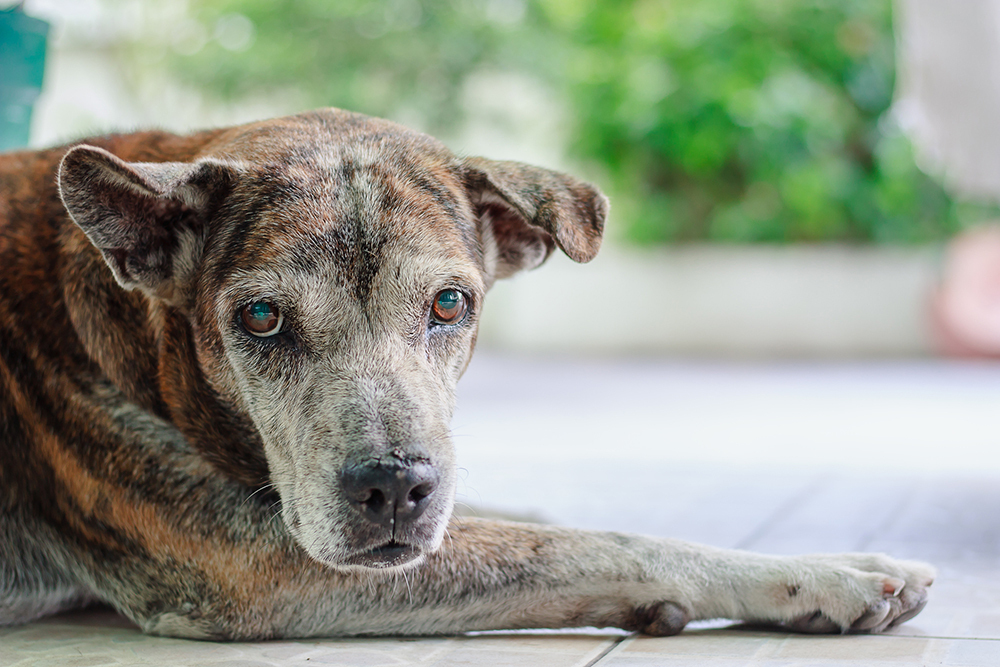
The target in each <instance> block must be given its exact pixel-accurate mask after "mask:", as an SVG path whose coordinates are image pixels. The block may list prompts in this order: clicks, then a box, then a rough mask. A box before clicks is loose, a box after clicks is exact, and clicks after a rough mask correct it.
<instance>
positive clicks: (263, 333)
mask: <svg viewBox="0 0 1000 667" xmlns="http://www.w3.org/2000/svg"><path fill="white" fill-rule="evenodd" d="M240 319H242V320H243V326H244V327H246V330H247V331H249V332H250V333H252V334H253V335H254V336H259V337H261V338H266V337H267V336H273V335H274V334H276V333H278V332H279V331H281V324H282V322H284V321H285V318H284V316H283V315H282V314H281V312H280V311H279V310H278V308H277V307H276V306H272V305H271V304H269V303H267V302H266V301H255V302H253V303H251V304H250V305H249V306H246V307H245V308H244V309H243V310H242V311H241V312H240Z"/></svg>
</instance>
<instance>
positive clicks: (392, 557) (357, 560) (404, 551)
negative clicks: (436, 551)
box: [344, 540, 423, 570]
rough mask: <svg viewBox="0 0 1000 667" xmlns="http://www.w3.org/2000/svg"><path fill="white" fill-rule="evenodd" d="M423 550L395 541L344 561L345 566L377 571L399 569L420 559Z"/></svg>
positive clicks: (356, 554) (355, 554)
mask: <svg viewBox="0 0 1000 667" xmlns="http://www.w3.org/2000/svg"><path fill="white" fill-rule="evenodd" d="M422 555H423V549H420V548H418V547H415V546H413V545H412V544H404V543H402V542H397V541H396V540H389V541H388V542H386V543H385V544H383V545H381V546H378V547H375V548H373V549H367V550H365V551H360V552H358V553H354V554H351V555H350V556H348V557H347V558H346V559H344V564H345V565H356V566H359V567H368V568H372V569H377V570H384V569H387V568H390V567H399V566H400V565H406V564H407V563H409V562H411V561H414V560H416V559H417V558H420V556H422Z"/></svg>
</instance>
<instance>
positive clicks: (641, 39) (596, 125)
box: [174, 0, 995, 243]
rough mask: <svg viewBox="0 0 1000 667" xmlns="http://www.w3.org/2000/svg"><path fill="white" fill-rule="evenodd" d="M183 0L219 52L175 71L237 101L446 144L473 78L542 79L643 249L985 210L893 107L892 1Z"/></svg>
mask: <svg viewBox="0 0 1000 667" xmlns="http://www.w3.org/2000/svg"><path fill="white" fill-rule="evenodd" d="M191 1H192V12H193V16H194V17H196V19H197V20H198V21H199V22H200V24H201V25H204V26H210V27H212V30H213V31H214V32H213V34H214V36H215V38H216V39H214V40H209V41H208V42H207V43H206V44H205V45H204V47H203V48H199V49H197V50H196V52H194V53H192V54H190V55H186V56H178V57H176V58H175V60H174V64H175V65H176V66H177V67H178V68H179V70H180V72H181V73H182V75H183V76H184V77H185V79H186V80H188V81H191V82H196V83H197V84H199V85H200V86H201V87H203V88H205V89H206V90H212V91H214V92H216V93H219V94H221V95H223V96H225V97H228V98H231V99H233V98H235V99H238V98H239V97H240V96H246V95H254V94H258V95H259V94H262V93H267V91H274V90H279V91H280V90H281V89H283V88H286V89H287V88H289V87H294V88H295V89H296V90H297V91H305V93H306V94H307V96H308V98H309V100H310V101H311V102H312V103H315V104H316V105H334V106H340V107H345V108H350V109H354V110H358V111H363V112H366V113H371V114H374V115H381V116H393V115H395V114H396V113H397V112H398V110H399V109H400V108H404V107H405V108H408V109H412V110H416V111H417V112H418V113H419V114H421V116H422V117H423V118H425V119H426V124H427V126H428V127H429V129H430V130H431V131H433V132H442V131H443V132H444V133H447V129H448V128H449V127H451V126H453V124H454V123H456V122H458V121H459V120H460V117H459V114H460V113H461V112H462V109H463V107H462V105H461V104H460V103H459V101H460V97H461V91H462V85H463V82H464V81H465V80H466V78H467V77H468V76H469V75H470V74H472V73H474V72H477V71H482V70H489V71H513V72H521V73H525V74H526V75H529V76H531V77H535V78H538V79H541V80H542V81H544V82H545V83H546V84H548V85H549V86H551V87H552V88H553V89H554V90H556V91H558V93H559V94H560V95H561V96H562V97H563V99H565V100H566V101H567V102H568V104H567V108H568V109H569V112H570V118H569V119H568V122H569V123H570V124H571V126H570V132H569V134H568V136H569V137H570V146H569V147H568V149H569V151H570V152H571V154H572V155H573V156H575V157H576V158H578V159H583V160H587V161H591V162H593V163H595V164H596V165H597V169H598V172H599V173H601V174H604V175H605V177H604V181H605V182H602V183H601V185H602V186H604V187H605V189H607V190H608V191H609V192H610V193H611V195H612V199H613V201H614V205H615V208H616V213H617V220H618V222H619V224H624V225H625V226H626V231H625V236H626V237H627V238H629V239H631V240H633V241H636V242H640V243H659V242H670V241H694V240H713V241H728V242H790V241H848V242H876V243H913V242H924V241H930V240H936V239H941V238H944V237H946V236H948V235H949V234H951V233H952V232H954V231H956V230H957V229H960V228H961V227H962V226H963V224H964V223H965V222H966V221H969V222H972V221H975V220H977V219H981V216H983V215H987V214H988V213H995V211H994V210H993V209H986V208H984V207H981V206H977V205H974V204H969V203H961V202H958V201H956V200H954V199H953V198H951V197H950V196H949V195H948V194H947V193H946V192H945V191H944V190H943V189H942V188H941V186H940V185H939V184H938V183H936V182H935V181H934V180H933V179H932V178H930V177H928V176H927V175H925V174H924V173H923V172H921V171H920V170H919V169H918V168H917V165H916V163H915V162H914V156H913V151H912V148H911V146H910V143H909V142H908V140H907V139H906V138H905V136H903V134H902V133H901V132H900V130H899V129H898V127H896V125H895V123H894V121H893V119H892V117H891V115H890V114H888V113H887V111H888V108H889V105H890V102H891V100H892V90H893V82H894V44H893V34H892V29H891V0H593V1H591V2H585V1H584V0H450V1H437V2H431V1H430V0H423V1H420V0H387V1H366V0H344V1H340V2H329V1H327V0H191ZM251 36H252V42H251V40H250V37H251Z"/></svg>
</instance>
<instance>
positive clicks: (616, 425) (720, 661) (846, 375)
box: [0, 356, 1000, 667]
mask: <svg viewBox="0 0 1000 667" xmlns="http://www.w3.org/2000/svg"><path fill="white" fill-rule="evenodd" d="M455 434H456V443H457V445H458V448H459V460H460V462H461V465H462V467H463V469H464V470H463V475H462V479H463V482H462V483H461V484H460V499H461V500H462V501H463V502H464V503H467V504H470V505H474V506H476V507H488V508H491V509H493V510H497V511H501V512H505V513H509V514H515V515H518V516H522V517H526V518H532V517H534V518H537V519H541V520H546V521H551V522H556V523H561V524H566V525H573V526H578V527H586V528H602V529H617V530H629V531H634V532H643V533H649V534H654V535H670V536H675V537H682V538H686V539H691V540H698V541H703V542H709V543H712V544H716V545H719V546H732V547H740V548H747V549H754V550H760V551H767V552H772V553H794V552H812V551H839V550H858V549H864V550H878V551H886V552H889V553H891V554H893V555H897V556H901V557H909V558H921V559H926V560H929V561H931V562H933V563H934V564H935V565H937V566H938V568H939V577H938V580H937V582H936V583H935V585H934V588H933V590H932V598H931V603H930V604H929V605H928V607H927V608H926V609H925V610H924V612H923V613H922V614H921V615H920V616H918V617H917V618H915V619H914V620H912V621H910V622H909V623H907V624H906V625H904V626H902V627H901V628H899V629H897V630H896V631H894V632H892V633H891V634H887V635H881V636H844V637H840V636H837V637H805V636H796V635H789V634H785V633H781V632H775V631H769V630H767V629H762V628H749V627H745V626H728V625H727V624H725V623H714V624H701V625H698V626H697V627H691V628H689V629H688V630H686V631H685V632H684V633H682V634H681V635H680V636H677V637H670V638H664V639H654V638H649V637H638V636H630V635H627V634H625V633H621V632H616V631H608V630H604V631H599V630H588V631H572V632H528V633H524V632H520V633H509V634H498V633H487V634H481V635H477V636H468V637H453V638H442V639H417V640H414V639H384V640H346V641H345V640H331V641H297V642H271V643H265V644H210V643H202V642H187V641H181V640H171V639H161V638H150V637H145V636H142V635H141V634H139V633H138V632H137V631H136V630H135V629H134V628H133V627H131V626H130V625H129V624H128V623H127V622H126V621H124V620H122V619H121V618H120V617H117V616H115V615H114V614H113V613H111V612H107V611H89V612H81V613H76V614H70V615H64V616H61V617H56V618H51V619H48V620H46V621H43V622H39V623H35V624H32V625H29V626H24V627H19V628H13V629H6V630H0V667H13V666H17V667H27V666H29V665H32V666H33V665H60V666H62V665H65V666H67V667H69V666H81V667H82V666H98V665H163V666H165V667H172V666H174V665H178V666H180V665H192V666H193V665H206V666H209V665H210V666H212V667H221V666H223V665H232V666H236V665H240V666H256V665H312V664H316V665H386V666H389V665H392V666H402V665H427V666H430V665H490V666H496V665H525V666H528V665H543V666H545V667H558V666H561V665H567V666H570V665H576V666H589V665H601V666H602V667H608V666H612V665H613V666H615V667H639V666H640V665H706V666H710V667H715V666H727V667H728V666H730V665H733V666H735V665H775V666H777V665H783V666H792V665H807V666H819V665H863V666H866V667H869V666H878V665H921V666H922V665H949V666H967V667H973V666H976V667H997V666H1000V366H997V365H993V366H990V365H969V364H946V363H940V362H921V363H879V364H869V365H863V364H847V365H845V364H831V365H816V364H784V365H748V364H735V365H734V364H715V363H668V362H617V363H611V362H569V361H566V362H560V361H548V362H542V361H538V360H524V359H520V360H519V359H502V358H496V357H489V356H485V357H482V358H479V359H477V360H476V361H475V362H474V363H473V366H472V369H471V370H470V371H469V374H468V377H467V378H466V379H465V380H464V387H463V393H462V398H461V399H460V410H459V414H458V415H457V417H456V421H455ZM609 451H611V452H613V454H614V456H613V457H612V456H610V455H609V453H608V452H609Z"/></svg>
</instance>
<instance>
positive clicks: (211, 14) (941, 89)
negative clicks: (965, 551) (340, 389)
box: [0, 0, 1000, 470]
mask: <svg viewBox="0 0 1000 667" xmlns="http://www.w3.org/2000/svg"><path fill="white" fill-rule="evenodd" d="M0 8H2V9H4V10H5V11H3V12H0V48H2V51H0V66H2V67H0V100H2V102H3V112H4V113H3V122H4V123H5V125H4V126H3V128H4V130H3V132H4V134H3V141H4V142H5V143H4V145H5V146H6V147H8V148H10V147H14V146H15V145H17V144H18V143H20V144H24V143H25V142H30V145H32V146H35V147H40V146H46V145H53V144H56V143H59V142H64V141H69V140H74V139H77V138H80V137H84V136H86V135H88V134H93V133H103V132H106V131H110V130H130V129H139V128H147V127H152V126H157V127H163V128H167V129H171V130H177V131H185V130H190V129H196V128H201V127H205V126H214V125H223V124H233V123H240V122H245V121H250V120H255V119H260V118H265V117H270V116H276V115H282V114H288V113H295V112H298V111H301V110H305V109H308V108H312V107H317V106H326V105H331V106H339V107H343V108H347V109H352V110H356V111H361V112H364V113H368V114H373V115H378V116H383V117H388V118H391V119H394V120H397V121H399V122H402V123H404V124H407V125H409V126H412V127H415V128H417V129H421V130H424V131H426V132H428V133H431V134H434V135H435V136H437V137H439V138H441V139H442V140H443V141H444V142H445V143H447V144H448V145H449V146H450V147H451V148H452V149H454V150H455V151H456V152H458V153H462V154H481V155H487V156H490V157H494V158H501V159H516V160H521V161H526V162H532V163H536V164H540V165H544V166H548V167H552V168H556V169H563V170H567V171H571V172H573V173H576V174H579V175H582V176H584V177H586V178H588V179H590V180H593V181H594V182H596V183H598V184H599V185H600V186H601V187H602V188H603V189H604V190H605V191H606V192H607V193H608V194H609V195H610V196H611V200H612V217H611V219H610V221H609V224H608V235H609V238H608V240H607V242H606V245H605V248H604V249H603V250H602V252H601V254H600V255H599V256H598V258H597V259H596V260H595V261H594V262H593V263H592V264H591V265H589V266H587V267H580V266H576V265H573V263H572V262H571V261H569V260H568V259H566V258H565V257H562V256H561V255H560V256H554V257H553V258H552V259H551V260H550V261H549V263H548V264H547V265H546V266H545V267H544V268H543V269H541V270H539V271H536V272H531V273H530V274H528V275H522V276H518V277H516V278H514V279H512V280H509V281H506V282H504V283H502V284H500V285H498V286H497V287H496V288H495V289H494V292H493V293H492V294H491V296H490V299H489V300H488V306H487V308H486V310H485V314H484V320H483V325H482V331H481V335H480V342H479V356H480V357H481V359H478V360H477V361H476V362H474V363H473V365H472V370H471V371H470V373H469V378H467V380H466V388H465V389H464V390H463V391H464V392H465V395H464V396H465V399H464V403H462V404H461V405H462V406H464V407H461V408H460V412H459V421H458V422H457V424H458V425H457V427H456V430H457V432H467V433H470V434H475V437H476V438H480V439H482V438H485V439H486V440H489V439H490V438H493V439H494V440H495V443H494V444H495V445H496V446H497V447H500V448H501V449H502V448H505V447H508V448H509V447H516V446H521V447H522V448H524V449H525V451H529V450H534V448H535V443H536V440H539V439H544V440H558V441H565V442H576V443H586V442H591V443H593V445H594V456H598V455H599V452H600V451H603V450H602V449H601V448H602V447H604V446H605V445H604V443H605V442H606V440H607V439H608V438H609V437H611V434H612V433H614V432H617V433H619V435H620V439H621V440H622V442H623V443H625V444H622V445H621V446H622V447H623V448H625V449H628V448H629V447H632V448H633V449H634V452H633V453H634V455H635V456H636V457H638V458H641V457H648V456H650V453H649V449H650V446H649V443H651V442H652V443H660V442H667V441H669V442H671V443H680V444H681V445H690V446H686V447H674V446H672V445H671V446H667V447H665V448H661V450H658V451H663V452H665V454H664V456H666V455H667V453H669V455H670V456H677V455H679V454H678V449H685V450H686V454H684V455H685V456H689V457H693V458H694V459H696V460H703V461H717V460H720V458H722V459H728V460H751V459H760V457H762V456H765V455H764V454H762V452H764V451H768V452H771V454H770V456H771V457H772V458H773V459H775V460H782V461H785V462H794V461H796V460H799V459H797V458H796V457H804V458H801V460H802V461H803V462H804V463H807V464H815V463H822V464H824V465H826V464H834V463H836V462H838V461H841V462H842V461H843V460H845V459H852V460H865V461H867V462H868V463H870V464H871V465H878V466H881V467H882V468H883V469H895V468H897V467H899V466H906V465H912V466H916V467H919V468H922V469H928V470H938V469H941V468H942V467H944V468H953V467H955V466H958V467H962V466H964V467H965V468H966V469H976V470H982V469H993V470H1000V446H998V445H1000V441H998V440H1000V439H998V437H997V430H996V428H995V415H996V414H997V406H998V405H1000V370H998V367H997V364H996V361H995V360H996V358H998V357H1000V232H998V231H997V230H998V227H997V226H996V222H995V221H996V219H997V217H998V208H997V203H998V200H1000V124H998V123H997V122H996V119H997V118H998V117H1000V114H998V110H1000V2H997V1H995V0H966V1H964V2H962V3H941V2H938V1H936V0H897V1H895V2H893V1H891V0H592V1H584V0H446V1H441V2H430V1H428V0H344V1H342V2H328V1H326V0H173V1H171V2H158V1H155V0H28V1H27V2H25V3H20V4H14V3H11V2H10V1H9V0H0ZM28 17H34V19H39V21H32V20H31V19H29V18H28ZM43 21H44V23H43ZM46 40H47V41H46ZM43 65H44V83H43V82H42V80H41V75H42V66H43ZM32 107H33V112H32V113H31V114H29V111H31V110H32ZM991 359H992V360H993V361H991ZM511 360H515V361H511ZM553 377H555V378H557V379H554V380H546V379H545V378H553ZM526 378H530V381H529V380H526ZM558 378H562V379H558ZM565 378H576V380H575V381H573V382H569V381H567V380H566V379H565ZM528 385H530V387H531V389H530V390H529V389H527V388H526V387H527V386H528ZM504 387H506V389H505V388H504ZM580 391H583V392H584V393H585V394H587V395H589V396H591V397H595V396H596V397H598V398H599V402H600V403H601V404H603V405H617V406H618V408H616V409H617V410H618V412H616V413H614V415H613V416H611V417H608V415H609V414H611V413H610V412H607V411H605V412H603V413H602V415H603V416H601V417H598V416H595V415H593V414H585V413H586V412H587V411H586V410H582V411H581V409H580V405H581V402H580V401H583V402H584V403H583V404H586V403H585V398H584V397H582V396H577V393H579V392H580ZM497 392H499V394H498V393H497ZM553 396H558V397H560V398H559V400H561V401H562V403H561V405H564V407H565V411H564V412H563V413H560V412H559V410H557V409H554V408H553V405H554V402H553V401H555V399H554V398H553ZM578 398H579V401H578V400H577V399H578ZM505 400H506V401H507V403H506V404H505V405H507V406H508V407H507V409H506V410H501V411H499V412H498V411H497V410H496V405H497V404H498V403H503V401H505ZM609 409H610V408H609ZM463 410H464V412H463ZM533 411H534V412H533ZM515 414H516V415H518V418H517V419H515V418H514V417H513V415H515ZM463 415H464V416H463ZM491 415H492V416H491ZM532 415H533V416H532ZM518 419H520V421H518ZM588 419H590V420H597V419H600V420H603V421H601V422H600V424H598V423H596V422H594V423H591V422H588ZM463 420H465V421H463ZM512 420H513V421H512ZM525 420H527V421H525ZM532 420H533V421H532ZM665 421H669V423H670V424H671V425H672V426H671V428H672V429H673V431H671V432H670V433H671V435H669V436H668V435H666V434H665V433H664V432H663V427H662V424H663V423H665ZM567 423H575V424H577V426H574V427H573V429H575V430H574V431H573V433H574V434H575V435H573V436H572V437H570V436H568V435H566V424H567ZM529 431H530V432H532V433H535V434H536V437H535V440H533V439H531V438H525V436H524V434H525V433H526V432H529ZM537 434H545V435H544V437H543V436H542V435H537ZM588 438H589V439H588ZM517 443H519V445H518V444H517ZM803 443H808V444H807V445H804V444H803ZM836 443H839V444H836ZM845 448H847V449H848V450H850V452H851V453H845ZM956 448H957V449H956ZM963 448H964V449H963ZM487 449H488V448H486V447H484V448H483V451H487ZM586 449H587V448H586V447H585V446H582V445H581V447H580V448H578V449H577V450H575V453H577V454H579V452H580V451H584V450H586ZM504 451H508V450H504ZM551 451H553V452H555V453H554V454H553V455H554V456H557V455H558V456H561V455H562V453H565V452H564V450H561V449H559V448H558V447H557V448H555V449H553V450H551ZM629 451H632V450H629ZM918 453H919V455H918ZM810 457H812V458H810ZM810 462H811V463H810Z"/></svg>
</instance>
